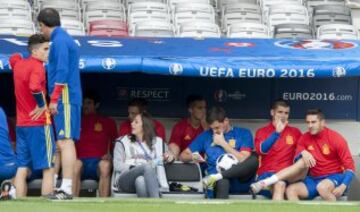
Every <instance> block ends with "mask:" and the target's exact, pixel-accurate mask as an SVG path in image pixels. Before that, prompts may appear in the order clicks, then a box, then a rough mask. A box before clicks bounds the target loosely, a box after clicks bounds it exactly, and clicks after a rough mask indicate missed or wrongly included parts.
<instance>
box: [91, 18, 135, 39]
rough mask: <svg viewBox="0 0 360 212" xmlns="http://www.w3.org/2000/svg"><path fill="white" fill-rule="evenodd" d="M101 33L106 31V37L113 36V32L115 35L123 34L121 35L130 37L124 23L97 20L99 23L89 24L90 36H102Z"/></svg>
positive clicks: (92, 22)
mask: <svg viewBox="0 0 360 212" xmlns="http://www.w3.org/2000/svg"><path fill="white" fill-rule="evenodd" d="M101 31H103V33H104V31H106V32H105V34H104V35H105V36H112V35H113V34H112V33H113V32H114V33H115V34H116V33H120V32H122V33H120V34H122V35H125V36H127V35H128V28H127V24H126V22H124V21H119V20H97V21H91V22H90V23H89V28H88V32H89V34H90V35H101ZM92 32H95V34H92ZM109 33H110V34H109ZM122 37H123V36H122Z"/></svg>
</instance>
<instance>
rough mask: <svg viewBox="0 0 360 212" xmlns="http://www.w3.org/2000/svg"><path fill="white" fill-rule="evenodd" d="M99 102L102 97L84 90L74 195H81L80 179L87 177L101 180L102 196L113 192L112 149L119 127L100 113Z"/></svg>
mask: <svg viewBox="0 0 360 212" xmlns="http://www.w3.org/2000/svg"><path fill="white" fill-rule="evenodd" d="M99 105H100V101H99V97H98V95H97V94H96V93H95V92H94V91H90V90H89V91H86V92H85V93H84V101H83V115H82V120H81V133H80V140H79V141H78V142H77V143H76V155H77V158H78V159H77V160H76V164H75V172H74V173H75V174H74V179H73V182H74V184H73V194H74V196H79V192H80V187H81V180H86V179H92V180H98V181H99V196H100V197H107V196H109V193H110V177H111V174H110V173H111V167H112V161H111V149H112V142H113V141H115V139H116V138H117V128H116V123H115V121H114V120H113V119H111V118H107V117H104V116H101V115H99V114H98V113H97V109H98V108H99Z"/></svg>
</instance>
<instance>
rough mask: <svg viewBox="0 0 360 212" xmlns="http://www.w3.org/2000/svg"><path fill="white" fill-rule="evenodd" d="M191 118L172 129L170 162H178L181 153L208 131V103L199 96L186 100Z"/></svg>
mask: <svg viewBox="0 0 360 212" xmlns="http://www.w3.org/2000/svg"><path fill="white" fill-rule="evenodd" d="M186 105H187V108H188V112H189V117H187V118H184V119H182V120H181V121H179V122H178V123H176V124H175V126H174V127H173V129H172V132H171V137H170V141H169V152H168V153H169V158H168V161H173V160H174V159H175V160H178V158H179V155H180V153H181V152H182V151H183V150H185V149H186V148H187V147H188V146H189V145H190V144H191V142H192V141H193V140H194V139H195V138H196V137H197V136H198V135H199V134H201V133H202V132H203V131H204V129H207V123H206V120H205V118H206V101H205V99H204V97H202V96H199V95H190V96H188V98H187V100H186Z"/></svg>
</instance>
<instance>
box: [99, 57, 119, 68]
mask: <svg viewBox="0 0 360 212" xmlns="http://www.w3.org/2000/svg"><path fill="white" fill-rule="evenodd" d="M101 65H102V67H103V68H104V69H106V70H113V69H114V68H115V67H116V60H115V59H114V58H105V59H103V60H102V61H101Z"/></svg>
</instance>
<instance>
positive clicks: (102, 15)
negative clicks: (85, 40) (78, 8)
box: [84, 9, 126, 28]
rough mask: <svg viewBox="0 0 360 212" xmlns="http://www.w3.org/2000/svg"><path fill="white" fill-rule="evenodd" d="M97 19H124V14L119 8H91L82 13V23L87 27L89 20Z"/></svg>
mask: <svg viewBox="0 0 360 212" xmlns="http://www.w3.org/2000/svg"><path fill="white" fill-rule="evenodd" d="M97 20H119V21H125V20H126V16H125V13H124V11H123V10H121V9H104V10H101V9H99V10H91V11H87V12H85V13H84V23H85V26H86V28H88V25H89V22H91V21H97Z"/></svg>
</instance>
